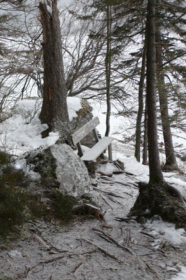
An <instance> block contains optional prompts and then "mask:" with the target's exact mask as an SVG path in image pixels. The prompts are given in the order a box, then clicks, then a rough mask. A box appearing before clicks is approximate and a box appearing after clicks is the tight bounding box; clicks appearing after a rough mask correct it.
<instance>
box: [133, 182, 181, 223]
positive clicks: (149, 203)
mask: <svg viewBox="0 0 186 280" xmlns="http://www.w3.org/2000/svg"><path fill="white" fill-rule="evenodd" d="M156 215H158V216H160V217H161V218H162V219H163V220H164V221H166V222H171V223H174V224H175V225H176V227H177V228H180V227H183V228H186V206H185V202H184V198H183V196H182V195H181V193H180V192H179V191H178V190H177V189H176V188H174V187H172V186H170V185H169V184H167V183H166V182H162V183H159V184H154V183H149V184H145V183H139V196H138V198H137V200H136V202H135V204H134V206H133V207H132V209H131V210H130V213H129V215H128V216H129V217H130V216H135V218H136V220H137V221H138V222H140V221H143V222H144V221H145V220H146V219H151V218H153V217H154V216H156Z"/></svg>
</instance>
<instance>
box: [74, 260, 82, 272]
mask: <svg viewBox="0 0 186 280" xmlns="http://www.w3.org/2000/svg"><path fill="white" fill-rule="evenodd" d="M81 265H82V262H80V263H78V265H76V267H75V268H74V269H73V270H72V271H71V273H74V272H76V270H77V269H78V268H79V267H80V266H81Z"/></svg>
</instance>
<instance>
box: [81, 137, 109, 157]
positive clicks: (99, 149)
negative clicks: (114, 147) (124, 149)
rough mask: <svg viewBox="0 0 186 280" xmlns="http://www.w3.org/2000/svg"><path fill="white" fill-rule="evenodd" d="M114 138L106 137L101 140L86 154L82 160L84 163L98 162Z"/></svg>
mask: <svg viewBox="0 0 186 280" xmlns="http://www.w3.org/2000/svg"><path fill="white" fill-rule="evenodd" d="M112 140H113V138H112V137H104V138H102V139H100V140H99V142H97V143H96V144H95V145H94V146H93V147H92V148H91V149H90V150H88V151H87V152H85V153H84V154H83V156H82V157H81V159H82V160H83V161H94V160H96V159H97V158H98V157H99V156H100V154H102V153H103V152H104V151H105V150H106V148H107V147H108V146H109V145H110V143H111V142H112Z"/></svg>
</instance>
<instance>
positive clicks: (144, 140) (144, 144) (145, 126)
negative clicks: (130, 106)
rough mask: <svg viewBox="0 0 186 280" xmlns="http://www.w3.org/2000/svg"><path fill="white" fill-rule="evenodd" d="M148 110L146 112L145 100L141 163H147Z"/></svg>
mask: <svg viewBox="0 0 186 280" xmlns="http://www.w3.org/2000/svg"><path fill="white" fill-rule="evenodd" d="M147 131H148V112H147V100H146V102H145V120H144V137H143V164H144V165H147V164H148V162H147V155H148V136H147V135H148V133H147Z"/></svg>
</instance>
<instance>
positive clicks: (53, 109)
mask: <svg viewBox="0 0 186 280" xmlns="http://www.w3.org/2000/svg"><path fill="white" fill-rule="evenodd" d="M49 2H50V3H51V5H50V9H51V10H52V14H51V13H50V12H49V11H48V10H49V9H47V5H46V4H45V3H41V2H40V4H39V9H40V12H41V23H42V27H43V56H44V91H43V106H42V110H41V114H40V119H41V121H42V123H46V124H48V127H49V128H48V132H50V131H52V130H59V131H60V132H61V136H63V137H64V140H65V138H66V134H67V130H68V129H67V124H68V111H67V102H66V86H65V77H64V69H63V59H62V42H61V30H60V21H59V15H58V9H57V0H53V1H51V0H50V1H48V3H49ZM46 136H47V135H46Z"/></svg>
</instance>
